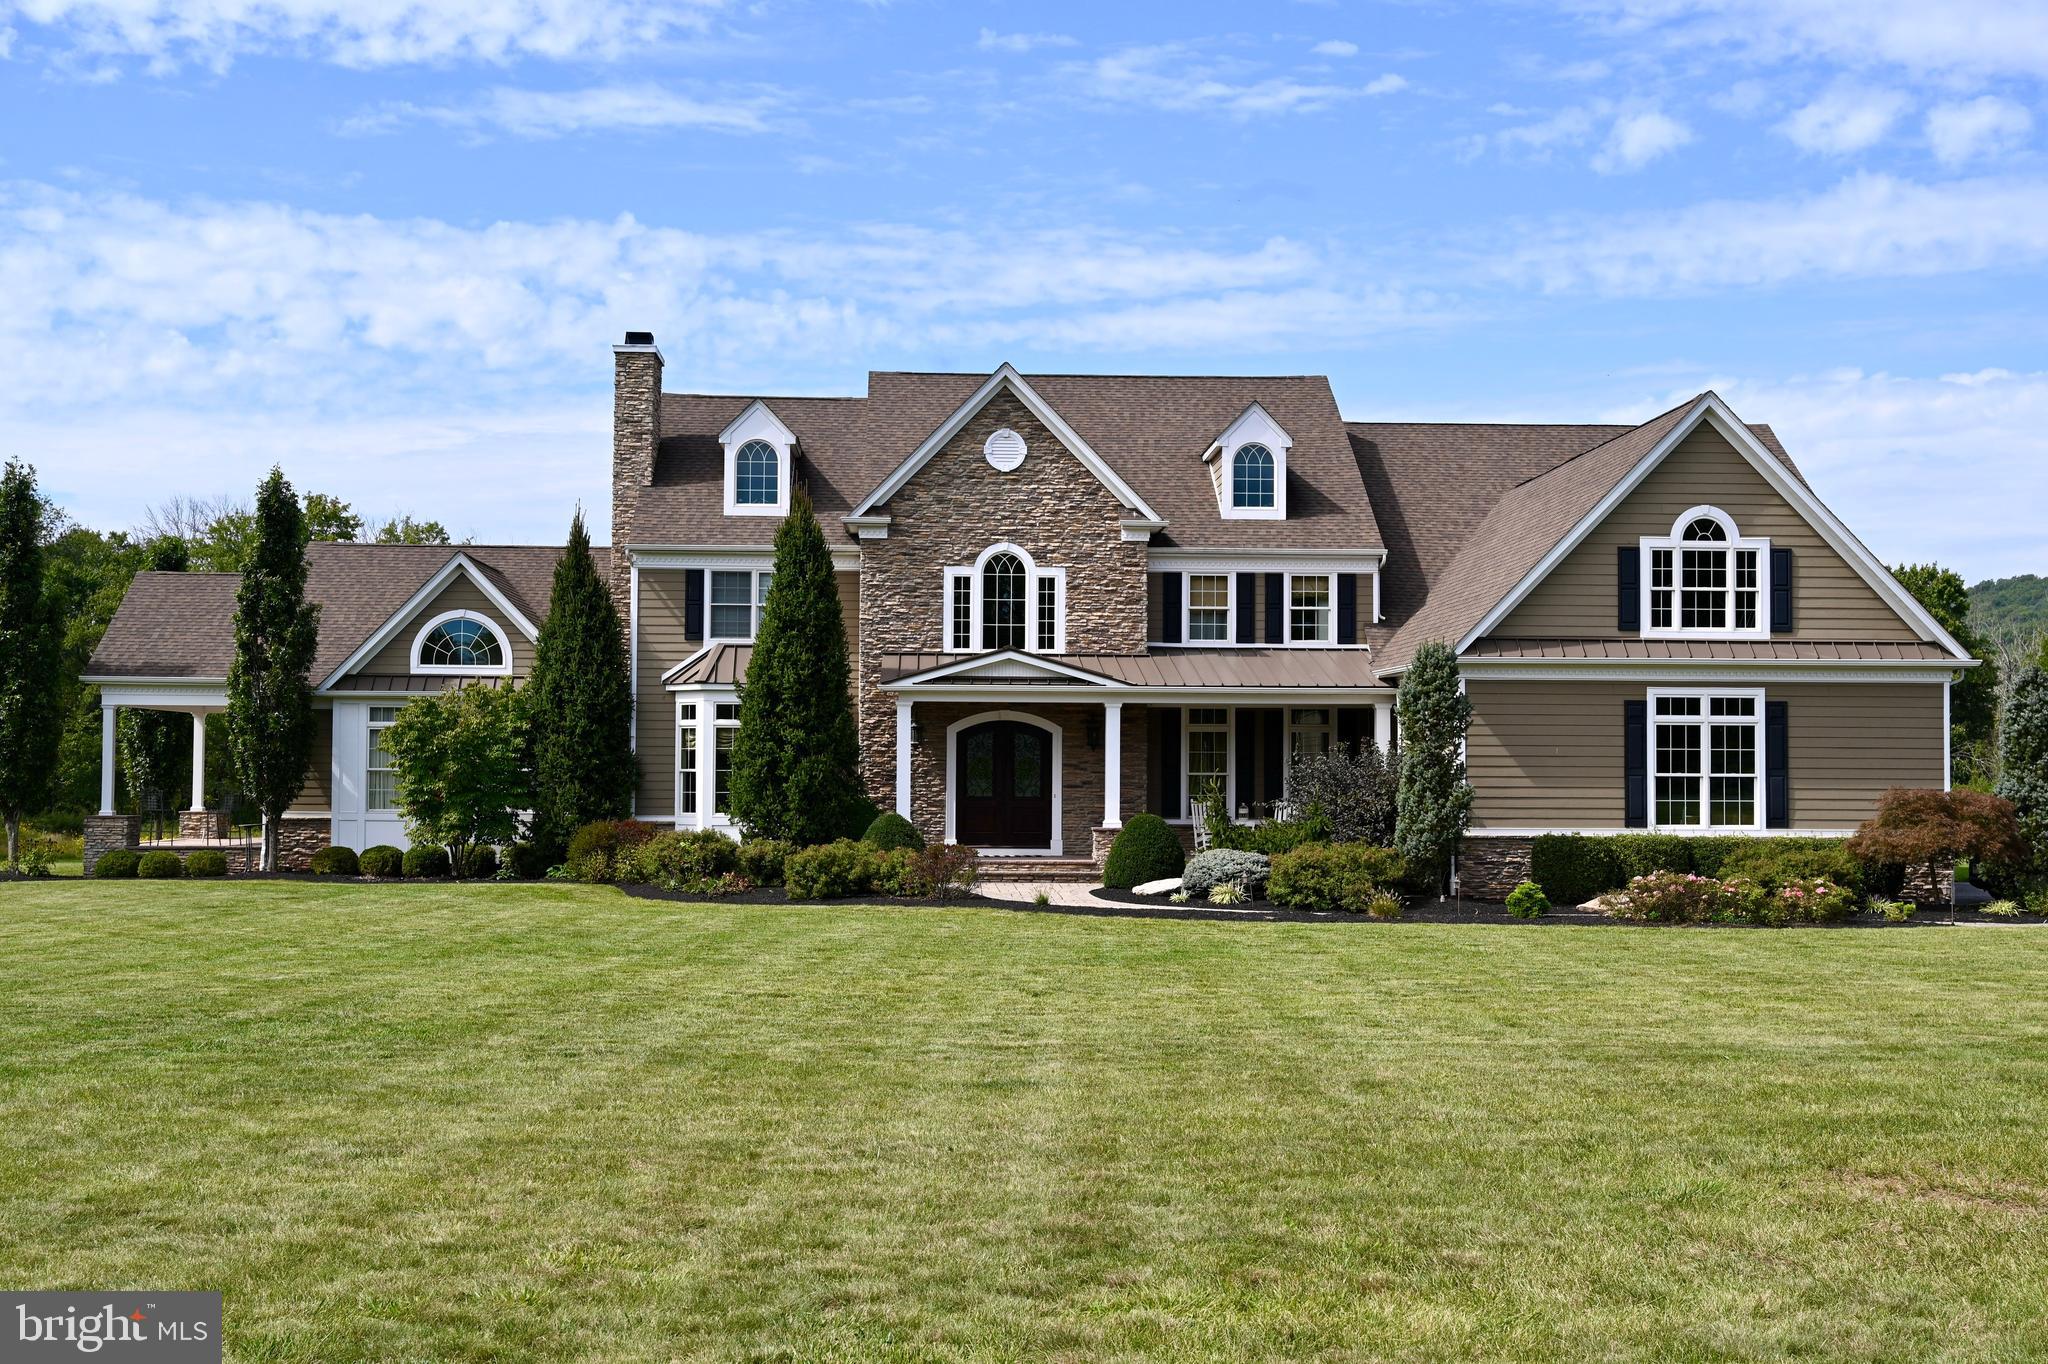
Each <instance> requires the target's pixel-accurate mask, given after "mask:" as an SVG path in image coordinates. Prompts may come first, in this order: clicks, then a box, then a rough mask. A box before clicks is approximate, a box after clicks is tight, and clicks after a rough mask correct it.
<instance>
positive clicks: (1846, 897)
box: [1601, 871, 1856, 925]
mask: <svg viewBox="0 0 2048 1364" xmlns="http://www.w3.org/2000/svg"><path fill="white" fill-rule="evenodd" d="M1601 903H1602V905H1603V907H1604V908H1605V909H1606V911H1607V912H1608V913H1609V914H1611V915H1613V916H1614V917H1615V918H1617V919H1632V920H1635V921H1637V922H1639V923H1656V924H1773V925H1775V924H1818V923H1830V922H1832V921H1834V920H1836V919H1841V918H1844V917H1846V916H1847V915H1848V914H1849V913H1850V912H1851V911H1852V910H1854V908H1855V907H1856V896H1855V894H1854V892H1852V891H1850V890H1848V889H1847V888H1845V887H1843V886H1839V885H1836V884H1835V883H1834V882H1833V881H1830V880H1828V879H1827V878H1826V877H1824V876H1815V877H1796V878H1792V879H1789V880H1787V881H1786V882H1785V883H1784V884H1782V885H1780V886H1779V887H1778V888H1777V889H1775V890H1772V889H1768V888H1766V887H1764V886H1762V885H1759V884H1758V883H1757V882H1755V881H1752V880H1750V879H1749V878H1748V877H1744V876H1734V877H1730V878H1728V879H1727V880H1725V881H1722V880H1716V879H1715V878H1714V877H1711V876H1700V875H1698V874H1697V873H1694V872H1678V871H1660V872H1652V873H1650V874H1649V875H1647V876H1638V877H1636V878H1635V879H1634V880H1633V881H1630V882H1629V883H1628V889H1626V890H1621V891H1616V892H1615V893H1614V894H1612V895H1609V896H1607V897H1606V898H1605V899H1604V900H1603V901H1602V902H1601Z"/></svg>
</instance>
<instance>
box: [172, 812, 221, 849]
mask: <svg viewBox="0 0 2048 1364" xmlns="http://www.w3.org/2000/svg"><path fill="white" fill-rule="evenodd" d="M232 832H233V821H232V820H231V819H230V818H229V816H228V813H227V811H225V810H180V811H178V837H180V838H190V839H197V840H200V841H202V842H204V841H206V840H209V839H210V840H212V841H213V842H215V843H218V842H221V841H222V840H224V839H226V838H227V836H228V835H229V834H230V833H232Z"/></svg>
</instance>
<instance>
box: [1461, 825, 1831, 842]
mask: <svg viewBox="0 0 2048 1364" xmlns="http://www.w3.org/2000/svg"><path fill="white" fill-rule="evenodd" d="M1645 832H1651V831H1649V830H1644V829H1624V828H1619V827H1611V826H1591V825H1587V826H1570V825H1560V826H1558V827H1556V828H1548V829H1546V828H1535V827H1531V828H1527V829H1505V828H1503V829H1495V828H1484V829H1467V830H1466V831H1465V841H1466V842H1468V843H1469V842H1471V841H1473V840H1475V839H1485V838H1541V837H1543V836H1544V835H1545V834H1578V835H1584V836H1588V837H1594V838H1607V837H1611V836H1613V835H1616V834H1640V833H1645ZM1654 832H1656V833H1659V834H1673V835H1676V836H1677V837H1679V838H1718V837H1721V836H1724V835H1728V836H1733V837H1736V838H1849V837H1851V836H1853V835H1854V834H1855V832H1856V831H1855V830H1854V829H1731V828H1729V826H1727V825H1711V824H1708V825H1699V824H1680V825H1671V826H1668V827H1665V828H1660V829H1657V830H1655V831H1654Z"/></svg>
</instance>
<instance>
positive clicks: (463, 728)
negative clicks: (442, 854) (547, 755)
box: [384, 685, 533, 876]
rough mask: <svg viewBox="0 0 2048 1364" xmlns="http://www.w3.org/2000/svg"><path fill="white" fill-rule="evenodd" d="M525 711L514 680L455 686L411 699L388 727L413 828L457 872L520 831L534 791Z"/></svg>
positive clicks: (401, 797) (464, 872) (401, 798)
mask: <svg viewBox="0 0 2048 1364" xmlns="http://www.w3.org/2000/svg"><path fill="white" fill-rule="evenodd" d="M525 712H526V708H525V704H524V698H523V695H522V693H520V692H516V691H513V690H512V689H510V688H509V687H508V688H502V689H501V688H498V687H491V686H483V685H477V686H465V687H455V688H451V689H450V690H448V691H444V692H441V693H440V694H439V695H435V696H425V697H422V698H420V699H419V700H417V701H414V702H412V703H411V704H410V705H407V706H406V707H404V708H403V709H402V710H400V711H399V712H398V718H397V719H395V720H393V721H392V722H391V728H389V729H387V730H386V731H385V732H384V744H385V747H386V748H388V749H389V750H390V752H391V762H392V770H393V773H394V775H395V776H396V778H397V788H398V808H399V811H400V812H401V813H402V814H403V815H404V816H405V827H406V832H407V833H409V834H410V835H411V836H412V840H413V841H414V842H415V843H439V844H441V845H442V846H443V847H445V848H447V849H448V860H449V862H450V863H451V864H452V866H453V867H454V870H455V874H456V875H457V876H468V875H469V874H470V873H471V872H472V870H473V869H474V868H475V865H476V854H477V851H478V850H479V849H481V848H484V847H490V846H495V845H498V844H503V843H510V842H511V841H512V840H513V839H515V838H517V837H518V836H519V812H520V811H521V810H523V809H526V808H529V805H530V802H531V801H532V799H533V784H532V781H531V779H530V777H529V775H528V773H527V769H526V713H525Z"/></svg>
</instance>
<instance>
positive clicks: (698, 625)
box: [683, 568, 704, 639]
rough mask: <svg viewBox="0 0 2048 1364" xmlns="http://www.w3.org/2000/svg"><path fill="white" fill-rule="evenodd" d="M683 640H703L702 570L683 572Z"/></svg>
mask: <svg viewBox="0 0 2048 1364" xmlns="http://www.w3.org/2000/svg"><path fill="white" fill-rule="evenodd" d="M683 638H684V639H702V638H704V570H703V569H701V568H686V569H684V570H683Z"/></svg>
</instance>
